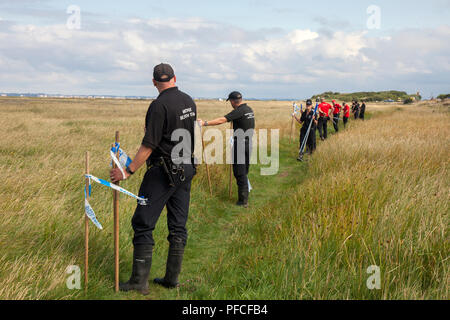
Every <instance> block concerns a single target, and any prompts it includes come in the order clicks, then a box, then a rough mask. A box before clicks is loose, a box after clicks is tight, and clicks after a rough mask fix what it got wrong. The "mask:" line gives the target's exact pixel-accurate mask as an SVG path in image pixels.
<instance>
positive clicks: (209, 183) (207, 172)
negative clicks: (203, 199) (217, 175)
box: [200, 127, 212, 195]
mask: <svg viewBox="0 0 450 320" xmlns="http://www.w3.org/2000/svg"><path fill="white" fill-rule="evenodd" d="M200 135H201V136H202V148H203V151H202V154H203V159H204V160H205V165H206V175H207V176H208V186H209V194H210V195H212V187H211V176H210V175H209V166H208V162H207V161H206V155H205V141H203V127H200Z"/></svg>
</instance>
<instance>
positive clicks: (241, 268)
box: [0, 98, 450, 299]
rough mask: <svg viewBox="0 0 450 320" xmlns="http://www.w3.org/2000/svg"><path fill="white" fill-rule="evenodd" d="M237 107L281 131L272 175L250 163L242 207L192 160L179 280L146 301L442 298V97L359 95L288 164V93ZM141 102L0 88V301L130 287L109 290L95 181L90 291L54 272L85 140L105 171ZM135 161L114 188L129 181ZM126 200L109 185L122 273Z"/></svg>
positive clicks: (102, 201)
mask: <svg viewBox="0 0 450 320" xmlns="http://www.w3.org/2000/svg"><path fill="white" fill-rule="evenodd" d="M249 104H250V106H251V107H253V109H254V110H255V114H256V118H257V124H258V127H259V128H279V129H280V132H281V136H282V140H281V151H280V170H279V173H278V175H275V176H269V177H263V176H260V175H259V170H258V169H259V166H257V165H256V166H253V167H252V169H251V173H250V180H251V181H252V186H253V187H254V191H252V193H251V200H250V201H251V207H250V208H249V209H248V210H244V211H242V210H241V209H239V208H237V207H235V206H234V202H235V201H236V199H235V198H236V195H235V192H234V193H233V199H231V200H230V199H229V198H228V182H227V181H228V168H227V166H220V165H216V166H211V173H212V178H213V181H214V186H213V189H214V195H213V197H211V196H209V191H208V187H207V183H206V181H207V180H206V175H205V169H204V166H201V167H200V168H199V173H198V175H197V176H196V178H195V180H194V182H193V187H192V199H191V211H190V217H189V221H188V229H189V240H188V246H187V248H186V256H185V260H184V263H183V272H182V274H181V276H180V281H181V284H182V286H181V287H180V288H179V289H177V290H171V291H169V290H165V289H162V288H159V287H156V286H154V285H152V284H151V294H150V296H149V297H147V298H150V299H264V298H267V299H305V298H307V299H309V298H314V299H430V298H435V299H436V298H437V299H447V298H448V297H449V295H448V288H449V276H448V274H449V273H448V271H449V270H448V252H449V247H448V234H447V230H448V203H449V201H448V200H449V185H448V183H449V181H450V179H449V174H448V159H449V150H450V148H449V138H448V137H449V133H450V132H449V126H448V120H449V113H448V108H446V107H439V106H426V105H422V106H421V107H407V108H406V107H403V106H394V107H392V106H384V105H380V106H368V114H369V115H370V116H371V117H372V119H371V120H370V121H365V122H351V123H350V126H349V127H348V129H347V130H345V131H341V132H339V134H337V135H333V136H332V137H330V138H329V139H328V140H327V141H326V142H324V143H320V144H319V148H318V151H317V153H316V154H315V155H314V157H312V158H308V161H307V162H306V163H302V164H299V163H297V162H296V161H295V156H296V153H297V148H298V146H297V144H298V143H297V142H295V143H292V144H291V143H289V138H288V136H289V134H290V112H291V110H292V109H291V104H290V103H288V102H277V101H268V102H253V101H252V102H250V103H249ZM147 107H148V101H132V102H130V101H121V100H77V99H11V98H1V99H0V128H1V129H0V133H1V136H2V139H1V140H0V178H1V181H2V188H1V190H0V219H1V223H0V298H1V299H142V298H143V297H142V296H140V295H137V294H134V293H131V294H123V293H120V294H115V293H114V292H113V270H114V257H113V236H112V226H113V219H112V193H111V192H110V191H109V190H107V189H104V187H101V186H98V185H94V186H93V196H92V199H91V205H92V206H93V208H94V210H95V211H96V214H97V216H98V218H99V220H100V221H101V223H102V224H103V226H104V227H105V229H104V230H103V231H100V230H97V229H95V227H94V226H93V225H92V224H91V226H90V230H91V232H90V270H89V274H90V282H89V290H88V291H87V292H84V290H68V289H67V288H66V285H65V281H66V279H67V277H68V275H67V274H66V273H65V269H66V267H67V266H68V265H79V266H80V267H81V268H82V267H83V266H82V264H83V252H84V247H83V243H84V242H83V230H84V229H83V221H84V216H83V215H84V212H83V183H84V180H83V172H84V153H85V151H89V152H90V153H91V163H90V167H91V173H92V174H94V175H95V176H97V177H100V178H105V179H107V178H108V170H109V168H108V163H109V154H108V146H109V145H110V144H111V143H112V142H113V139H114V132H115V131H116V130H119V131H120V132H121V142H122V146H124V148H125V149H126V151H127V152H128V153H129V154H131V155H134V153H135V152H136V150H137V148H138V146H139V144H140V142H141V139H142V135H143V126H144V117H145V112H146V110H147ZM198 108H199V117H201V118H204V119H211V118H215V117H218V116H223V115H224V114H226V113H227V112H228V111H229V110H230V107H229V106H228V105H227V104H225V103H224V102H218V101H200V102H199V103H198ZM395 108H399V110H395ZM424 110H426V112H427V115H428V117H429V119H428V121H423V112H424ZM391 112H393V113H392V114H391ZM399 118H401V122H399V121H396V120H398V119H399ZM399 123H401V126H400V125H399ZM222 129H225V126H222ZM330 130H331V131H330V132H333V131H334V130H333V129H330ZM295 137H298V127H296V132H295ZM296 139H297V138H296ZM143 174H144V170H140V171H139V172H137V173H136V175H134V176H133V178H132V179H130V180H128V181H126V182H124V183H123V184H122V185H123V186H124V187H125V188H126V189H128V190H130V191H132V192H137V190H138V189H139V184H140V182H141V180H142V177H143ZM234 191H236V187H234ZM134 208H135V201H133V200H131V199H129V198H126V197H124V196H121V200H120V215H121V220H120V230H121V233H120V243H121V247H120V254H121V256H120V257H121V280H126V279H127V277H128V276H129V273H130V271H131V257H132V247H131V239H132V230H131V226H130V221H131V217H132V215H133V212H134ZM165 220H166V219H165V214H164V213H163V214H162V216H161V218H160V221H159V223H158V225H157V228H156V230H155V239H156V246H155V254H154V260H153V266H152V271H151V277H154V276H161V275H162V274H163V272H164V269H165V259H166V254H167V240H166V236H167V227H166V222H165ZM372 264H375V265H379V266H380V267H381V272H382V274H381V279H382V289H381V290H375V291H371V290H368V289H367V287H366V279H367V277H368V276H369V275H368V274H366V269H367V267H368V266H369V265H372Z"/></svg>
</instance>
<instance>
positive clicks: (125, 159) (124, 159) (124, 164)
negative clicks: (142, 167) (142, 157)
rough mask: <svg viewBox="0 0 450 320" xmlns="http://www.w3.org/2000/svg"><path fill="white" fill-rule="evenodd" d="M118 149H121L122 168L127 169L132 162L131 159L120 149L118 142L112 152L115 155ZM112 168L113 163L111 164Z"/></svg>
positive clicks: (120, 161) (120, 160)
mask: <svg viewBox="0 0 450 320" xmlns="http://www.w3.org/2000/svg"><path fill="white" fill-rule="evenodd" d="M117 149H119V163H120V165H121V166H122V168H127V167H128V166H129V165H130V163H131V162H132V160H131V158H130V157H129V156H128V155H127V154H126V153H125V151H123V150H122V149H121V148H120V143H119V142H116V143H115V144H114V147H112V148H111V152H112V153H113V154H114V155H115V154H116V153H117ZM111 166H112V163H111Z"/></svg>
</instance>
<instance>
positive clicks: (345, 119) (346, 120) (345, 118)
mask: <svg viewBox="0 0 450 320" xmlns="http://www.w3.org/2000/svg"><path fill="white" fill-rule="evenodd" d="M343 119H344V128H345V126H346V125H347V122H348V117H344V118H343Z"/></svg>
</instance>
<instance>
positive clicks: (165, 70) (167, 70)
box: [153, 63, 175, 82]
mask: <svg viewBox="0 0 450 320" xmlns="http://www.w3.org/2000/svg"><path fill="white" fill-rule="evenodd" d="M174 76H175V73H174V72H173V69H172V67H171V66H170V65H169V64H167V63H161V64H158V65H157V66H156V67H155V68H154V69H153V79H155V80H156V81H158V82H169V81H170V79H172V78H173V77H174Z"/></svg>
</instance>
